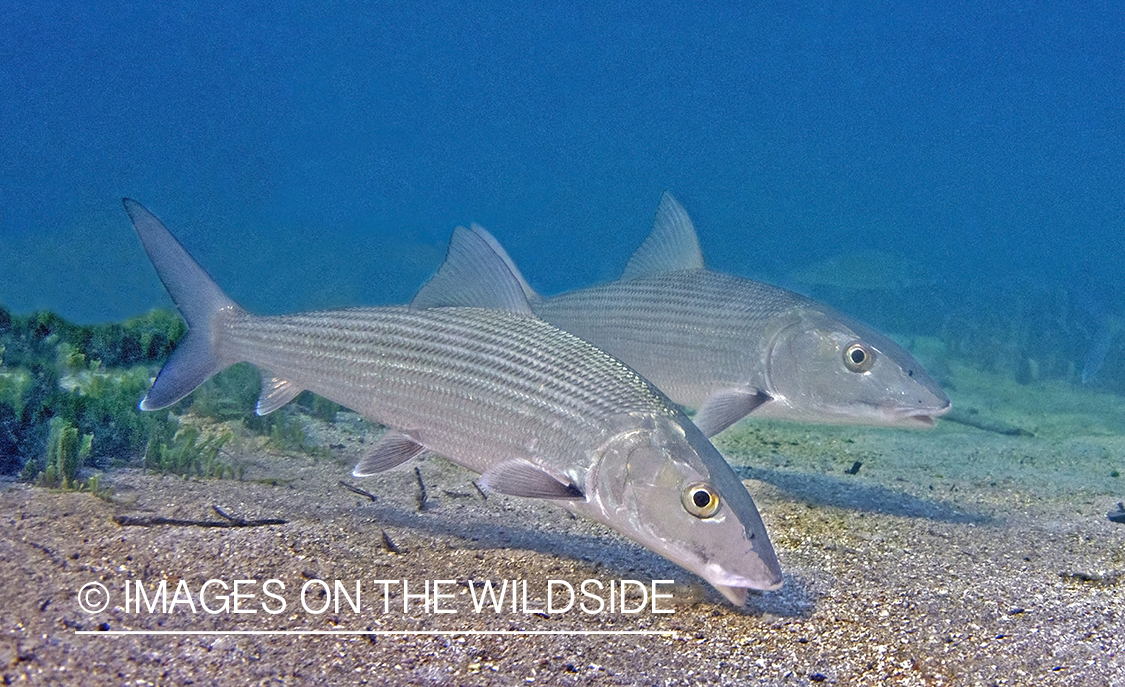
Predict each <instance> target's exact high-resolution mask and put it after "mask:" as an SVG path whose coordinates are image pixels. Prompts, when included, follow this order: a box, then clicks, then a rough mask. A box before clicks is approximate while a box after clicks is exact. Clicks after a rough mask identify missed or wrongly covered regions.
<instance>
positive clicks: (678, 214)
mask: <svg viewBox="0 0 1125 687" xmlns="http://www.w3.org/2000/svg"><path fill="white" fill-rule="evenodd" d="M702 267H703V253H702V251H700V250H699V237H697V236H696V235H695V227H694V226H692V224H691V218H690V217H688V214H687V211H686V210H684V207H683V206H682V205H680V204H679V202H677V201H676V199H675V198H673V197H672V194H671V193H668V192H667V191H665V192H664V195H662V196H661V197H660V205H659V206H658V207H657V208H656V218H655V219H654V220H653V221H652V232H651V233H650V234H649V235H648V238H646V239H645V240H644V243H642V244H641V246H640V248H638V249H637V252H635V253H633V257H631V258H629V264H627V265H625V271H624V272H623V273H622V274H621V279H622V281H624V280H626V279H633V278H635V277H642V276H645V275H649V274H660V273H662V272H674V271H676V270H692V269H700V268H702Z"/></svg>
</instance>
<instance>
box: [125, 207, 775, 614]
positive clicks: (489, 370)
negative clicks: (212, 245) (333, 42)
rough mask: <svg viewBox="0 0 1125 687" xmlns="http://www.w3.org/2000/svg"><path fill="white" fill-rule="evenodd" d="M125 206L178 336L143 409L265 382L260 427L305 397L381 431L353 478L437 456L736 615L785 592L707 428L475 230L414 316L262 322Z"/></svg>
mask: <svg viewBox="0 0 1125 687" xmlns="http://www.w3.org/2000/svg"><path fill="white" fill-rule="evenodd" d="M124 203H125V209H126V211H127V212H128V213H129V216H130V217H131V218H132V220H133V225H134V227H135V228H136V230H137V234H138V235H139V236H140V238H141V242H142V243H143V244H144V247H145V250H146V252H147V253H148V255H149V258H150V259H151V260H152V263H153V265H154V266H155V267H156V271H157V272H158V273H159V275H160V278H161V280H162V281H163V282H164V285H165V287H166V288H167V289H168V293H169V294H170V295H171V296H172V300H173V301H174V302H175V303H176V306H177V307H178V308H179V309H180V312H181V314H182V315H183V317H184V319H185V320H186V321H187V323H188V332H187V334H186V335H185V336H184V338H183V339H181V340H180V342H179V343H178V344H177V346H176V349H175V351H174V352H173V353H172V355H171V357H170V358H169V359H168V362H167V363H166V364H165V365H164V367H163V369H162V370H161V371H160V373H159V374H158V376H157V377H156V380H155V382H154V383H153V385H152V388H151V389H150V390H149V392H148V394H147V395H146V396H145V398H144V400H143V401H141V408H142V409H143V410H153V409H158V408H164V407H167V406H169V405H171V404H173V403H175V402H176V401H178V400H179V399H181V398H183V397H184V396H186V395H187V394H189V393H191V392H192V390H193V389H195V388H196V387H197V386H199V385H200V384H202V383H203V382H204V381H206V380H207V379H208V378H210V377H211V376H212V375H214V374H216V373H217V372H219V371H220V370H222V369H224V368H225V367H227V366H229V365H232V364H234V363H237V362H242V361H247V362H250V363H252V364H254V365H256V366H257V367H258V368H259V369H260V370H262V376H263V384H262V394H261V397H260V398H259V400H258V407H257V412H258V413H259V414H265V413H269V412H272V411H274V410H276V409H278V408H280V407H281V406H283V405H284V404H285V403H287V402H288V401H290V400H292V399H293V398H294V397H296V396H297V394H298V393H300V392H301V390H303V389H308V390H310V391H312V392H315V393H317V394H320V395H321V396H324V397H325V398H328V399H330V400H332V401H335V402H337V403H340V404H342V405H344V406H347V407H349V408H351V409H352V410H355V411H356V412H358V413H360V414H362V415H363V416H365V417H367V418H369V419H371V420H374V421H377V422H380V423H382V424H384V425H386V426H387V427H388V428H389V429H388V431H387V433H386V434H385V435H384V436H383V437H382V438H381V439H380V440H379V442H378V443H377V444H376V446H375V448H374V449H373V450H372V452H371V453H370V454H369V455H367V456H366V457H364V458H363V459H362V460H361V461H360V463H359V465H357V466H356V468H355V471H354V472H353V474H354V475H356V476H365V475H370V474H373V473H375V472H379V471H382V470H386V469H389V468H391V467H394V466H395V465H398V464H400V463H403V462H406V461H407V460H410V459H411V458H413V457H414V456H417V455H418V454H420V453H422V452H423V451H431V452H433V453H436V454H439V455H442V456H444V457H446V458H448V459H449V460H451V461H453V462H455V463H457V464H459V465H462V466H464V467H466V468H468V469H470V470H473V471H475V472H478V473H481V475H482V476H481V479H480V483H481V485H482V486H484V487H485V488H488V489H492V490H494V491H497V492H500V493H505V494H510V495H514V496H522V497H528V498H540V499H550V500H553V501H555V502H556V503H558V504H559V505H561V506H563V507H564V508H567V509H568V510H570V511H572V512H574V513H576V514H580V515H583V516H586V517H588V518H590V519H592V520H595V521H597V522H600V523H603V524H605V525H607V526H609V527H611V528H613V529H614V530H617V531H618V532H620V533H621V534H623V535H625V536H627V537H629V538H631V539H633V540H634V541H636V542H638V543H640V544H642V545H644V546H646V547H648V548H649V549H651V550H652V551H655V552H656V553H658V554H660V555H662V556H664V557H665V558H667V559H669V560H671V561H672V562H674V563H677V564H678V565H681V566H683V567H684V568H686V569H688V570H690V571H692V572H694V573H696V574H698V575H699V576H700V577H702V578H703V579H705V580H707V582H709V583H710V584H712V585H713V586H714V587H715V588H716V589H718V590H719V591H720V592H721V593H722V594H723V595H724V596H726V598H727V599H729V600H730V601H731V602H733V603H735V604H737V605H742V604H743V603H744V602H745V600H746V595H747V590H748V589H758V590H771V589H776V588H778V587H780V586H781V584H782V576H781V569H780V565H779V564H778V561H777V557H776V556H775V554H774V550H773V547H772V545H771V544H770V540H769V537H768V535H767V534H766V529H765V526H764V525H763V523H762V519H761V517H760V516H759V514H758V510H757V508H756V507H755V505H754V502H753V500H752V499H751V497H750V494H749V493H748V492H747V491H746V487H745V486H744V485H743V484H742V482H740V481H739V479H738V477H737V476H736V475H735V474H734V472H733V471H732V470H731V468H730V467H729V466H728V465H727V464H726V462H725V461H724V460H723V458H722V457H721V456H720V455H719V453H718V451H716V450H715V448H714V447H713V446H712V445H711V443H710V442H709V441H708V440H707V439H706V437H704V436H703V434H702V432H700V431H699V429H698V428H696V427H695V425H693V424H692V423H691V421H690V420H689V419H688V418H687V417H686V416H685V415H684V414H683V413H682V412H681V411H680V410H679V409H678V407H677V406H676V405H675V404H673V403H672V402H671V401H669V400H668V398H667V397H665V396H664V394H663V393H661V392H660V391H659V390H657V389H656V387H654V386H653V385H652V384H650V383H649V382H648V381H646V380H645V379H644V378H643V377H641V376H640V375H639V374H637V373H636V372H634V371H633V370H632V369H631V368H629V367H628V366H626V365H625V364H624V363H622V362H620V361H619V360H617V359H616V358H613V357H612V356H610V355H608V354H607V353H605V352H603V351H601V350H600V349H598V348H596V347H594V346H593V345H591V344H589V343H587V342H585V341H583V340H581V339H579V338H577V337H575V336H573V335H571V334H568V333H566V332H564V331H562V330H560V329H558V328H557V327H554V326H553V325H550V324H548V323H546V322H544V321H543V320H540V319H539V318H537V317H535V316H534V315H533V314H532V312H531V309H530V307H529V306H528V303H527V300H526V298H525V297H524V294H523V290H522V288H521V285H520V284H519V282H518V280H517V279H516V278H515V276H514V275H513V274H512V273H511V271H510V269H509V268H508V266H507V264H506V263H505V261H504V260H503V259H502V258H501V257H500V256H498V255H496V254H495V253H493V252H492V249H491V247H490V246H489V245H488V244H487V243H486V242H485V241H483V240H481V239H480V237H478V236H477V235H476V234H474V233H472V232H470V231H468V230H466V229H462V228H458V229H457V230H456V231H455V232H454V235H453V238H452V239H451V241H450V247H449V252H450V256H449V257H450V258H452V259H451V260H448V261H447V263H451V264H473V265H474V266H475V269H474V271H473V272H472V273H463V272H458V271H457V270H453V269H443V270H442V271H441V272H439V273H438V274H437V275H435V276H434V278H433V279H431V280H430V282H429V283H427V284H426V285H425V286H423V287H422V289H421V290H420V291H419V292H418V295H417V296H416V297H415V299H414V301H413V302H412V303H411V304H410V305H409V306H403V307H383V308H355V309H347V310H332V311H323V312H307V313H300V314H294V315H283V316H271V317H264V316H256V315H252V314H250V313H248V312H246V311H245V310H243V309H242V308H240V307H239V306H238V305H236V304H235V303H234V302H233V301H232V300H230V298H228V297H227V296H226V295H225V294H224V293H223V292H222V291H221V290H220V289H219V287H218V285H216V284H215V282H214V281H213V280H212V279H211V278H210V277H209V276H208V275H207V273H206V272H205V271H204V270H203V269H202V268H201V267H200V266H199V265H198V264H197V263H196V262H195V261H194V260H193V259H192V258H191V256H190V255H189V254H188V253H187V251H185V250H184V248H183V247H182V246H181V245H180V244H179V242H178V241H176V239H175V238H174V237H173V236H172V235H171V233H169V232H168V230H167V229H166V228H165V227H164V225H163V224H162V223H161V222H160V220H158V219H157V218H156V217H155V216H153V215H152V214H151V213H150V212H148V210H146V209H145V208H144V207H142V206H141V205H140V204H138V203H136V202H134V201H131V200H127V199H126V200H125V201H124ZM457 256H462V257H464V259H459V258H458V257H457ZM484 306H486V307H484Z"/></svg>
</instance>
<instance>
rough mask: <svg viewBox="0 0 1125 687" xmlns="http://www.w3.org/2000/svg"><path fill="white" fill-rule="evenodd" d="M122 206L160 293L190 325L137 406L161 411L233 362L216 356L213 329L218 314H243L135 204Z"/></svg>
mask: <svg viewBox="0 0 1125 687" xmlns="http://www.w3.org/2000/svg"><path fill="white" fill-rule="evenodd" d="M122 202H123V203H124V204H125V211H126V212H128V213H129V218H130V219H132V220H133V228H135V229H136V230H137V236H139V237H140V239H141V243H142V244H144V247H145V252H146V253H148V257H149V259H150V260H152V265H153V267H155V268H156V272H157V274H159V275H160V280H161V281H163V282H164V288H166V289H168V295H170V296H171V297H172V301H173V302H174V303H175V304H176V307H177V308H179V309H180V314H181V315H183V317H184V319H185V320H187V324H188V332H187V334H185V335H184V337H183V338H182V339H180V341H179V343H178V344H176V350H175V351H173V352H172V355H171V357H169V359H168V362H167V363H165V364H164V367H163V368H162V369H161V370H160V374H159V375H157V377H156V381H155V382H153V385H152V388H151V389H149V392H148V394H147V395H146V396H145V397H144V400H142V401H141V410H159V409H160V408H167V407H168V406H170V405H172V404H173V403H175V402H176V401H178V400H180V399H181V398H183V397H184V396H187V395H188V394H190V393H191V392H192V391H193V390H194V389H195V388H196V387H197V386H199V385H200V384H202V383H203V382H205V381H207V380H208V379H210V378H211V377H212V376H214V375H215V374H216V373H217V372H219V371H221V370H222V369H223V368H225V367H227V366H228V365H231V364H233V363H235V362H237V361H233V360H223V359H221V358H220V357H219V356H218V355H217V354H216V352H215V350H214V345H213V342H214V339H213V337H212V324H213V323H214V321H215V317H216V315H218V314H219V313H221V312H224V311H225V312H242V309H241V308H240V307H238V305H236V304H235V302H234V301H232V300H231V299H230V298H228V297H227V295H226V294H225V293H223V292H222V290H221V289H220V288H219V286H218V284H216V283H215V282H214V280H212V279H211V277H210V275H208V274H207V273H206V272H204V271H203V268H202V267H200V266H199V264H198V263H197V262H195V260H194V259H193V258H192V257H191V255H189V254H188V252H187V251H186V250H184V247H183V246H181V245H180V242H179V241H177V240H176V238H175V237H174V236H172V234H171V233H170V232H169V231H168V229H167V227H165V226H164V224H163V223H161V221H160V220H158V219H157V218H156V216H154V215H153V214H152V213H151V212H149V211H148V210H146V209H145V207H144V206H143V205H141V204H140V203H138V202H136V201H134V200H129V199H128V198H125V199H123V200H122Z"/></svg>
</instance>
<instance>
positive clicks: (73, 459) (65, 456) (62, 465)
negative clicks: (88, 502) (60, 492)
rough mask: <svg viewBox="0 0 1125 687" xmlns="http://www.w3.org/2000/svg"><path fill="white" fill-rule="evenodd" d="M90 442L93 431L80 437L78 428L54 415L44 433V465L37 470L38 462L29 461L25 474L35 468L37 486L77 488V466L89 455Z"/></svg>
mask: <svg viewBox="0 0 1125 687" xmlns="http://www.w3.org/2000/svg"><path fill="white" fill-rule="evenodd" d="M93 441H94V435H92V434H83V435H81V438H79V434H78V428H77V427H75V426H74V425H72V424H71V423H70V422H69V421H68V420H66V419H65V418H62V417H56V418H53V419H52V420H51V423H50V433H49V434H48V435H47V455H46V458H45V462H44V465H43V466H42V468H41V469H40V468H39V465H38V464H37V463H32V462H30V461H29V462H28V463H27V467H25V473H26V474H28V475H29V476H30V473H31V471H34V472H35V473H36V474H35V482H36V483H37V484H39V485H40V486H44V487H53V488H61V489H78V488H79V486H80V484H79V481H78V469H79V468H81V467H82V464H83V463H84V462H85V461H86V459H88V458H89V457H90V454H91V452H92V447H93ZM28 468H30V470H29V469H28Z"/></svg>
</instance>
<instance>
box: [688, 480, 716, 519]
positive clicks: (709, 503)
mask: <svg viewBox="0 0 1125 687" xmlns="http://www.w3.org/2000/svg"><path fill="white" fill-rule="evenodd" d="M683 501H684V509H685V510H687V512H689V513H691V514H692V515H694V516H695V517H697V518H710V517H711V516H713V515H715V513H718V512H719V505H720V504H721V503H722V502H721V501H720V500H719V492H717V491H715V490H714V489H713V488H712V487H711V485H710V484H706V483H704V482H696V483H695V484H689V485H688V486H687V488H685V489H684V494H683Z"/></svg>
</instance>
